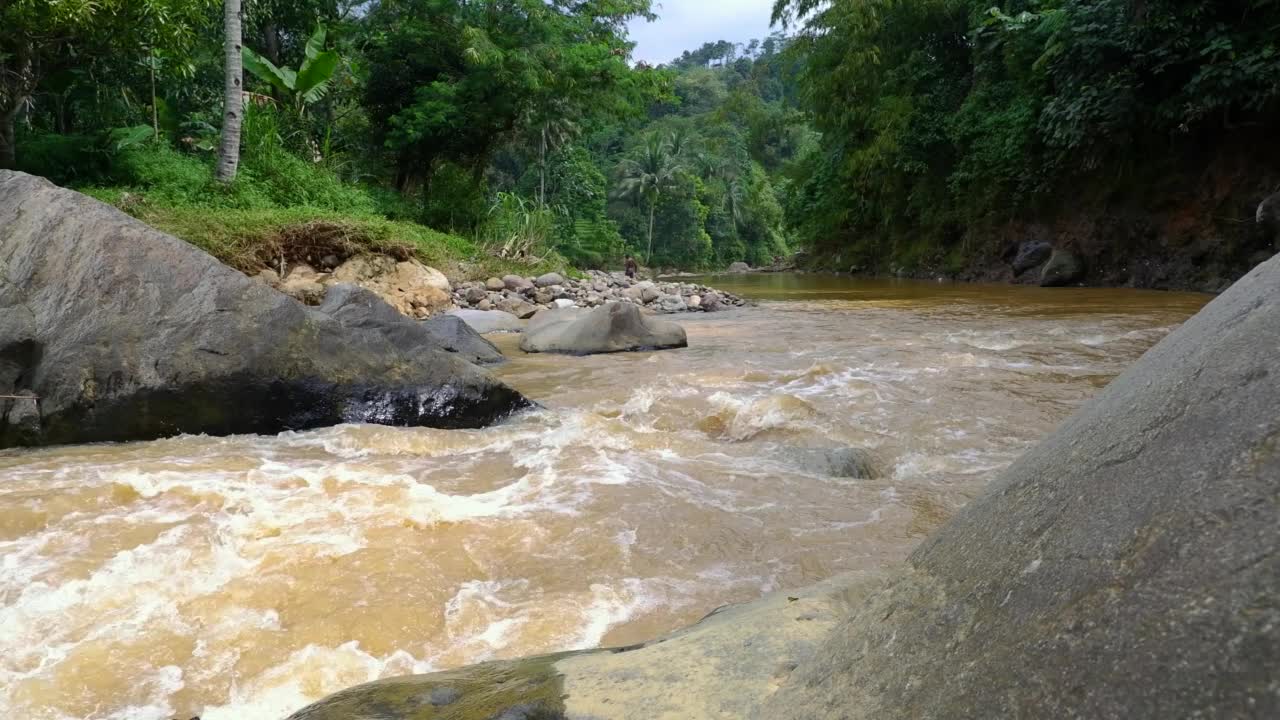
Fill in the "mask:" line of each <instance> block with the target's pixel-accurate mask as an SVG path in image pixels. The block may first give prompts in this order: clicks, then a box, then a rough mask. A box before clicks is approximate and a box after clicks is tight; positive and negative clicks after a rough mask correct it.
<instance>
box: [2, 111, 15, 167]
mask: <svg viewBox="0 0 1280 720" xmlns="http://www.w3.org/2000/svg"><path fill="white" fill-rule="evenodd" d="M17 115H18V114H17V113H9V112H3V113H0V170H13V169H15V168H17V166H18V149H17V148H16V147H14V142H15V138H14V132H13V124H14V119H15V118H16V117H17Z"/></svg>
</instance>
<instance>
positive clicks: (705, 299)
mask: <svg viewBox="0 0 1280 720" xmlns="http://www.w3.org/2000/svg"><path fill="white" fill-rule="evenodd" d="M701 307H702V309H703V310H705V311H706V312H716V311H718V310H723V309H724V305H723V303H722V299H721V297H720V293H718V292H715V291H712V292H708V293H705V294H704V295H703V296H702V304H701Z"/></svg>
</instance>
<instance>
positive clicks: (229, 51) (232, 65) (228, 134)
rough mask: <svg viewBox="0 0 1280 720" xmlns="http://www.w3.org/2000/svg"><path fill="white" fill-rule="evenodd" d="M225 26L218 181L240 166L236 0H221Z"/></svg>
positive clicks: (240, 79) (241, 111) (238, 18)
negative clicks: (223, 84)
mask: <svg viewBox="0 0 1280 720" xmlns="http://www.w3.org/2000/svg"><path fill="white" fill-rule="evenodd" d="M222 19H223V24H224V26H225V27H226V39H225V43H226V63H227V66H226V75H227V83H226V86H225V87H224V91H223V117H222V146H221V147H220V148H219V150H218V181H219V182H224V183H229V182H231V181H232V180H235V179H236V170H238V169H239V167H240V124H241V122H243V120H244V118H243V115H244V90H243V84H244V68H243V62H244V61H243V58H242V57H241V54H242V53H243V48H242V47H241V42H242V40H241V25H240V23H241V19H242V17H241V12H240V0H223V7H222Z"/></svg>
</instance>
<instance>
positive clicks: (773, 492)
mask: <svg viewBox="0 0 1280 720" xmlns="http://www.w3.org/2000/svg"><path fill="white" fill-rule="evenodd" d="M709 282H712V283H713V284H717V285H719V286H721V287H723V288H725V289H727V290H731V291H733V292H739V293H743V294H746V295H748V296H750V297H754V298H757V299H760V301H761V304H760V305H759V306H758V307H755V308H750V309H745V310H736V311H732V312H727V313H720V314H715V315H699V316H681V317H680V318H678V319H679V320H680V321H681V322H682V323H684V324H685V326H686V328H687V329H688V331H689V339H690V344H691V347H690V348H689V349H687V350H680V351H671V352H665V353H656V354H636V355H618V356H607V357H591V358H569V357H558V356H520V353H519V351H518V350H516V342H515V340H516V339H515V338H514V337H501V338H499V339H498V340H497V341H498V343H499V344H500V345H501V346H502V347H503V349H504V350H505V351H507V352H508V354H509V355H510V356H511V357H512V358H513V360H512V362H510V363H509V364H507V365H506V366H504V367H503V368H501V369H500V370H499V371H498V373H499V374H500V375H501V376H502V377H504V378H505V379H506V380H507V381H508V382H510V383H511V384H513V385H514V386H516V387H517V388H519V389H521V390H522V391H524V392H525V393H526V394H528V395H529V396H530V397H532V398H534V399H536V400H538V401H539V402H541V403H542V404H543V405H544V406H545V408H544V409H543V410H541V411H539V412H536V413H532V414H529V415H526V416H522V417H519V418H517V419H515V420H513V421H511V422H509V423H506V424H504V425H502V426H500V427H496V428H491V429H488V430H482V431H437V430H421V429H394V428H382V427H367V426H345V427H338V428H332V429H327V430H321V431H315V432H307V433H293V434H286V435H283V436H280V437H272V438H264V437H236V438H206V437H183V438H176V439H171V440H163V441H158V442H150V443H137V444H129V445H97V446H80V447H71V448H56V449H49V450H41V451H34V452H31V451H28V452H10V453H0V628H3V632H2V633H0V717H6V718H9V717H12V718H29V719H30V720H44V719H55V718H57V719H61V718H103V719H105V718H113V719H119V720H126V719H127V720H160V719H168V718H173V717H181V718H188V717H192V716H195V715H199V716H201V717H202V718H203V719H204V720H229V719H235V720H259V719H261V720H274V719H275V718H278V717H281V716H283V715H285V714H287V713H288V712H291V711H292V710H295V709H297V708H298V707H300V706H301V705H303V704H305V703H307V702H309V701H311V700H315V699H318V698H320V697H321V696H323V695H325V694H328V693H330V692H333V691H336V690H339V689H342V688H344V687H346V686H349V685H352V684H356V683H359V682H364V681H367V680H371V679H375V678H378V677H383V676H388V675H397V674H405V673H411V672H423V671H429V670H434V669H445V668H449V667H454V666H458V665H461V664H465V663H471V662H475V661H479V660H485V659H491V658H502V657H512V656H518V655H524V654H528V653H536V652H544V651H551V650H559V649H567V648H582V647H590V646H595V645H598V644H601V643H605V644H615V643H619V644H620V643H628V642H634V641H638V640H642V639H647V638H649V637H652V636H654V635H657V634H660V633H663V632H665V631H668V630H670V629H672V628H675V627H678V626H681V625H684V624H687V623H689V622H692V621H694V620H696V619H697V618H699V617H701V616H702V615H704V614H706V613H707V612H708V611H709V610H711V609H713V608H715V607H716V606H718V605H721V604H724V603H728V602H736V601H743V600H750V599H752V598H755V597H757V596H759V595H760V594H762V593H765V592H768V591H771V590H774V589H780V588H785V587H794V586H800V585H804V584H808V583H811V582H814V581H817V580H819V579H822V578H824V577H827V576H830V575H832V574H834V573H837V572H841V571H847V570H857V569H860V568H870V567H876V566H880V565H883V564H885V563H890V562H895V561H898V560H901V559H902V558H903V557H905V555H906V554H907V553H908V552H909V551H910V549H911V548H912V547H913V546H914V545H915V544H917V543H918V542H919V541H920V540H921V539H922V538H923V537H924V536H925V535H926V534H927V533H928V532H930V531H931V530H932V529H934V528H936V527H937V526H938V525H939V524H940V523H942V522H944V521H945V520H946V518H947V517H949V516H950V515H951V514H952V513H953V512H955V510H956V509H957V508H959V507H960V506H961V505H963V504H964V503H965V502H966V501H967V500H969V499H970V498H972V497H973V496H974V495H975V494H976V493H978V492H979V491H981V489H982V488H983V486H984V485H985V484H986V483H987V482H989V481H990V480H991V479H992V478H993V477H994V476H995V475H996V474H997V473H998V472H999V471H1000V470H1001V469H1002V468H1003V467H1005V466H1006V465H1008V464H1009V463H1010V462H1011V461H1012V460H1013V459H1014V458H1015V457H1016V456H1017V455H1018V454H1019V453H1021V452H1022V451H1023V450H1025V449H1026V448H1027V447H1028V446H1029V445H1030V444H1032V443H1034V442H1035V441H1036V440H1037V439H1039V438H1040V437H1042V436H1044V435H1045V434H1046V433H1047V432H1048V431H1049V430H1051V429H1052V428H1053V426H1054V425H1055V424H1056V423H1058V422H1059V421H1061V420H1062V419H1063V418H1064V417H1065V416H1066V415H1067V414H1069V413H1070V412H1071V411H1072V410H1073V409H1074V408H1076V407H1078V406H1079V404H1080V403H1081V402H1083V401H1084V400H1086V399H1087V398H1089V397H1090V396H1092V395H1093V394H1095V393H1096V392H1097V391H1098V390H1099V389H1100V388H1101V387H1103V386H1104V385H1105V384H1106V383H1107V382H1108V381H1109V380H1110V379H1111V378H1112V377H1114V376H1115V375H1116V374H1117V373H1119V372H1120V371H1121V370H1123V369H1124V368H1125V367H1126V366H1127V365H1128V364H1130V363H1131V362H1132V361H1133V360H1134V359H1136V358H1137V357H1138V356H1139V355H1140V354H1141V353H1142V352H1144V351H1145V350H1146V349H1147V348H1148V347H1150V346H1151V345H1152V344H1154V343H1155V342H1157V341H1158V340H1159V339H1160V338H1162V337H1163V336H1164V335H1166V334H1167V333H1168V332H1169V331H1171V330H1172V329H1173V328H1174V327H1176V326H1177V325H1178V324H1179V323H1181V322H1182V321H1184V320H1185V319H1186V318H1187V317H1189V316H1190V315H1191V314H1192V313H1194V312H1195V311H1196V310H1197V309H1199V307H1200V306H1201V305H1202V304H1203V303H1204V302H1205V301H1206V300H1207V299H1208V298H1206V297H1205V296H1200V295H1179V294H1160V293H1143V292H1136V291H1128V290H1039V289H1031V288H1013V287H1005V286H976V285H939V284H933V283H914V282H895V283H885V282H864V281H853V280H849V279H845V278H834V277H820V276H794V275H751V276H739V277H721V278H715V279H713V280H709ZM797 447H801V448H804V447H807V448H835V447H856V448H865V449H868V450H870V451H871V452H872V453H873V454H874V457H875V460H876V463H877V465H878V466H879V468H880V470H881V474H880V476H879V477H878V478H876V479H871V480H856V479H849V478H834V477H827V476H824V475H821V474H816V473H815V472H814V471H813V470H812V469H806V467H805V466H804V465H803V464H802V463H800V462H798V461H797V459H796V457H795V453H793V452H791V449H792V448H797Z"/></svg>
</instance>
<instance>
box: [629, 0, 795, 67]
mask: <svg viewBox="0 0 1280 720" xmlns="http://www.w3.org/2000/svg"><path fill="white" fill-rule="evenodd" d="M654 12H656V13H657V14H658V19H657V20H656V21H655V22H652V23H646V22H645V21H644V20H634V21H632V23H631V28H630V29H631V39H632V40H633V41H635V42H636V43H637V44H636V51H635V59H636V60H644V61H645V62H647V63H649V64H650V65H657V64H659V63H664V62H669V61H671V60H672V59H674V58H677V57H679V56H680V53H682V52H684V51H685V50H696V49H698V48H700V47H702V44H703V43H707V42H715V41H717V40H729V41H731V42H738V43H741V42H746V41H748V40H750V39H752V38H761V39H764V38H765V37H766V36H767V35H768V34H769V17H770V15H772V13H773V0H656V1H655V2H654Z"/></svg>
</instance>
